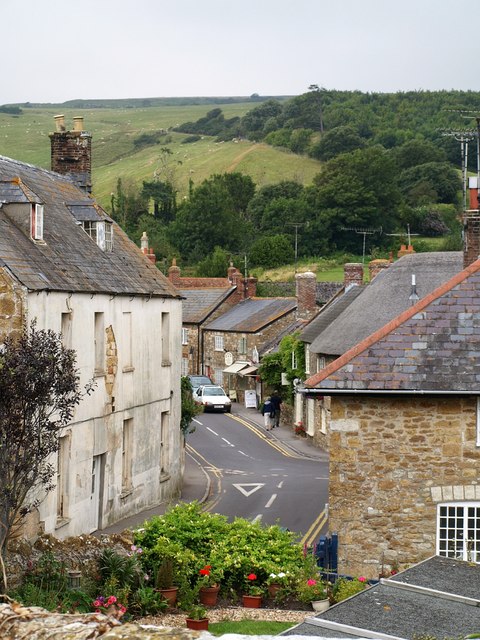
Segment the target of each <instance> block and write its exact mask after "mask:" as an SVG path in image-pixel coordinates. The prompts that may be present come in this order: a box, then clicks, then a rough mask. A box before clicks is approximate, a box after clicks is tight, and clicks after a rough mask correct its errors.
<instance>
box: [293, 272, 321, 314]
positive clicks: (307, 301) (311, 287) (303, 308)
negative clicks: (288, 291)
mask: <svg viewBox="0 0 480 640" xmlns="http://www.w3.org/2000/svg"><path fill="white" fill-rule="evenodd" d="M295 287H296V295H297V318H298V319H299V320H308V319H310V318H311V317H312V316H313V315H314V314H315V312H316V311H317V276H316V275H315V274H314V273H312V272H311V271H307V272H306V273H297V275H296V276H295Z"/></svg>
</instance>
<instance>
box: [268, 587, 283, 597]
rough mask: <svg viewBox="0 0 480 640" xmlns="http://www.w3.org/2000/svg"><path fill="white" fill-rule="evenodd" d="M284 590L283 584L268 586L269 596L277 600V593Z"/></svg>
mask: <svg viewBox="0 0 480 640" xmlns="http://www.w3.org/2000/svg"><path fill="white" fill-rule="evenodd" d="M281 590H282V585H281V584H269V585H268V595H269V596H270V597H271V598H275V596H276V595H277V593H278V592H279V591H281Z"/></svg>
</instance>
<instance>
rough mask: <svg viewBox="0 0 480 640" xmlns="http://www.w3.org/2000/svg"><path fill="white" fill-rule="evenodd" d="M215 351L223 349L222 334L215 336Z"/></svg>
mask: <svg viewBox="0 0 480 640" xmlns="http://www.w3.org/2000/svg"><path fill="white" fill-rule="evenodd" d="M214 340H215V351H223V336H215V337H214Z"/></svg>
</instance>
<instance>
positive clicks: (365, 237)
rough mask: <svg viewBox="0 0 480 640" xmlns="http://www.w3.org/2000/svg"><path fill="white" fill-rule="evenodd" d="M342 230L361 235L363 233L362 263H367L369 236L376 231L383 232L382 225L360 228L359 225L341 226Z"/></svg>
mask: <svg viewBox="0 0 480 640" xmlns="http://www.w3.org/2000/svg"><path fill="white" fill-rule="evenodd" d="M341 231H354V232H355V233H358V234H359V235H363V252H362V264H365V245H366V240H367V236H370V235H372V234H374V233H382V227H380V228H379V229H358V228H357V227H341Z"/></svg>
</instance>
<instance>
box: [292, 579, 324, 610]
mask: <svg viewBox="0 0 480 640" xmlns="http://www.w3.org/2000/svg"><path fill="white" fill-rule="evenodd" d="M297 598H298V599H299V600H300V602H304V603H308V602H310V603H311V605H312V608H313V609H314V611H317V612H321V611H325V610H326V609H328V607H329V605H330V600H329V598H328V585H327V583H325V582H323V581H322V580H320V579H319V578H308V579H307V580H305V579H302V580H301V582H300V583H299V584H298V586H297Z"/></svg>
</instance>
